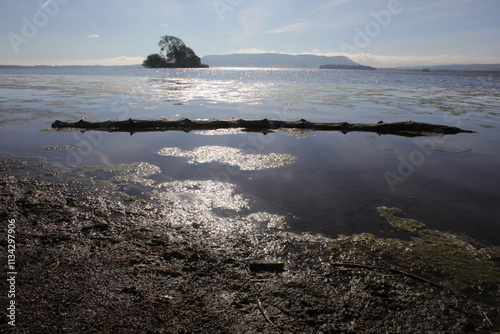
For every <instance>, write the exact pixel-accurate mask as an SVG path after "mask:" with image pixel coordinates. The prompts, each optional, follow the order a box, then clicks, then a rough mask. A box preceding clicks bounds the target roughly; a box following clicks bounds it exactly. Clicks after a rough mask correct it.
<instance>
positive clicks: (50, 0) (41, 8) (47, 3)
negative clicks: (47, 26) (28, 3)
mask: <svg viewBox="0 0 500 334" xmlns="http://www.w3.org/2000/svg"><path fill="white" fill-rule="evenodd" d="M51 2H52V0H47V1H45V2H44V3H43V4H42V6H41V7H40V9H39V10H38V12H41V11H42V10H44V9H45V7H47V6H48V5H49V4H50V3H51Z"/></svg>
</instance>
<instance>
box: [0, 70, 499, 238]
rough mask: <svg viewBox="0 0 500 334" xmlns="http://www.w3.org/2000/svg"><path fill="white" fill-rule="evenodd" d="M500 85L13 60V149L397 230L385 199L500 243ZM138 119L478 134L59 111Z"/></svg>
mask: <svg viewBox="0 0 500 334" xmlns="http://www.w3.org/2000/svg"><path fill="white" fill-rule="evenodd" d="M499 88H500V74H495V73H491V74H490V73H485V74H473V73H455V72H441V73H433V72H431V73H422V72H411V71H385V70H384V71H382V70H380V71H340V70H298V69H287V70H283V69H242V68H229V69H227V68H213V69H199V70H198V69H197V70H172V69H170V70H152V69H143V68H134V67H54V68H50V67H41V68H11V69H9V68H2V69H0V137H1V141H0V151H5V152H9V153H11V154H15V155H34V156H43V157H45V158H46V159H47V164H48V165H49V166H58V167H62V168H71V169H75V168H77V167H81V166H104V167H110V166H114V165H116V164H135V163H140V162H145V163H148V164H149V165H144V166H152V167H151V168H152V170H153V171H154V173H149V174H148V173H145V174H144V173H143V174H141V175H139V176H140V177H139V179H135V180H134V179H131V180H127V182H130V183H133V184H136V185H137V187H129V190H130V191H131V192H132V191H136V192H137V194H139V193H141V192H142V193H143V194H141V196H146V197H147V196H148V193H149V192H151V191H155V192H158V191H161V189H164V187H163V188H162V186H161V185H162V184H164V183H165V182H174V181H177V180H197V181H203V182H205V181H214V182H220V183H221V184H232V185H233V186H234V187H235V189H237V191H239V192H241V193H242V194H245V198H251V199H253V201H254V202H255V203H257V205H258V206H261V207H262V208H260V209H262V210H260V211H262V212H264V211H265V212H270V213H272V214H277V215H284V216H286V217H288V218H287V223H288V225H289V226H290V228H291V229H293V230H297V231H312V232H321V233H325V234H327V235H332V236H335V235H338V234H352V233H361V232H371V233H375V234H379V235H385V234H387V233H392V232H389V231H388V229H387V224H386V223H385V222H384V220H383V219H382V218H381V217H380V216H379V215H378V213H377V211H376V207H380V206H388V207H398V208H401V209H402V210H403V211H404V212H405V213H406V214H407V215H408V216H410V217H412V218H415V219H418V220H420V221H422V222H424V223H425V224H426V225H427V226H428V227H429V228H432V229H440V230H450V231H454V232H459V233H465V234H468V235H470V236H472V237H475V238H477V239H479V240H483V241H485V242H487V243H493V244H500V229H499V224H500V212H498V209H497V206H498V204H497V203H499V201H500V189H499V187H498V185H499V180H500V168H499V166H500V150H499V149H498V147H499V142H500V137H499V134H498V126H499V125H500V118H499V116H500V89H499ZM129 117H130V118H148V119H155V118H162V117H163V118H168V119H170V118H181V117H188V118H191V119H195V118H220V119H229V118H231V117H236V118H247V119H257V118H264V117H267V118H269V119H285V120H298V119H301V118H304V119H307V120H310V121H323V122H341V121H346V122H366V123H370V122H377V121H379V120H383V121H385V122H389V121H404V120H409V119H411V120H414V121H424V122H433V123H439V124H445V125H452V126H459V127H461V128H464V129H468V130H474V131H476V132H477V133H474V134H458V135H451V136H444V137H423V138H404V137H397V136H388V135H387V136H379V135H376V134H369V133H348V134H345V135H344V134H342V133H337V132H297V131H295V132H294V131H286V132H277V133H269V134H266V135H264V134H260V133H245V132H238V131H236V132H235V131H199V132H191V133H183V132H157V133H135V134H133V135H130V134H127V133H105V132H95V131H90V132H85V133H81V132H78V131H54V130H51V129H50V124H51V123H52V122H53V121H54V120H56V119H59V120H78V119H80V118H85V119H88V120H103V119H128V118H129ZM158 152H163V154H159V153H158ZM164 153H167V154H164ZM134 166H135V165H134ZM102 175H103V177H104V176H105V175H107V174H105V173H104V174H102ZM115 180H116V179H115ZM144 180H147V182H144ZM122 181H123V180H122ZM134 189H135V190H134ZM137 189H139V190H137ZM169 191H170V190H169ZM134 194H135V193H134Z"/></svg>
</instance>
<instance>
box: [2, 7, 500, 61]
mask: <svg viewBox="0 0 500 334" xmlns="http://www.w3.org/2000/svg"><path fill="white" fill-rule="evenodd" d="M163 35H172V36H176V37H179V38H181V39H182V40H183V41H184V42H185V43H186V45H187V46H189V47H191V48H192V49H193V50H194V51H195V52H196V53H197V54H198V55H199V56H200V57H201V56H204V55H213V54H231V53H262V52H278V53H288V54H317V55H327V56H336V55H345V56H348V57H349V58H351V59H352V60H354V61H356V62H358V63H361V64H364V65H370V66H377V67H395V66H426V65H427V66H430V65H443V64H478V63H497V64H499V63H500V1H499V0H370V1H366V0H365V1H361V0H1V2H0V64H2V65H130V64H140V63H141V62H142V61H143V59H144V58H145V57H146V56H147V55H148V54H151V53H157V52H159V47H158V41H159V40H160V37H161V36H163Z"/></svg>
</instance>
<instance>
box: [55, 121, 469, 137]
mask: <svg viewBox="0 0 500 334" xmlns="http://www.w3.org/2000/svg"><path fill="white" fill-rule="evenodd" d="M52 128H55V129H61V128H76V129H84V130H100V131H108V132H130V133H131V134H133V133H134V132H146V131H176V130H177V131H185V132H189V131H192V130H215V129H229V128H241V129H244V130H245V131H253V132H263V133H268V132H272V130H278V129H304V130H311V131H341V132H342V133H348V132H352V131H360V132H374V133H377V134H392V135H399V136H406V137H418V136H428V135H433V134H434V135H443V134H457V133H461V132H466V133H474V131H469V130H463V129H460V128H457V127H454V126H447V125H439V124H431V123H421V122H414V121H405V122H391V123H384V122H382V121H380V122H378V123H347V122H342V123H321V122H309V121H306V120H305V119H301V120H299V121H281V120H269V119H267V118H264V119H261V120H243V119H235V118H233V119H230V120H219V119H210V120H190V119H188V118H182V119H178V120H168V119H156V120H134V119H131V118H129V119H128V120H125V121H105V122H87V121H84V120H83V119H82V120H80V121H78V122H74V123H72V122H62V121H59V120H57V121H55V122H54V123H52Z"/></svg>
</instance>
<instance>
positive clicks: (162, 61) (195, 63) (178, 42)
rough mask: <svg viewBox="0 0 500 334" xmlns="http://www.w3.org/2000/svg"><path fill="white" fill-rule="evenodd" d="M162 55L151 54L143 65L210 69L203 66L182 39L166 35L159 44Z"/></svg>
mask: <svg viewBox="0 0 500 334" xmlns="http://www.w3.org/2000/svg"><path fill="white" fill-rule="evenodd" d="M158 46H159V47H160V53H155V54H150V55H149V56H148V57H147V58H146V60H144V62H143V63H142V66H144V67H154V68H158V67H170V68H175V67H184V68H186V67H208V65H205V64H202V63H201V59H200V57H198V56H197V55H196V53H194V51H193V49H191V48H190V47H187V46H186V44H184V42H183V41H182V39H180V38H178V37H175V36H168V35H165V36H163V37H161V39H160V42H158Z"/></svg>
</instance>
